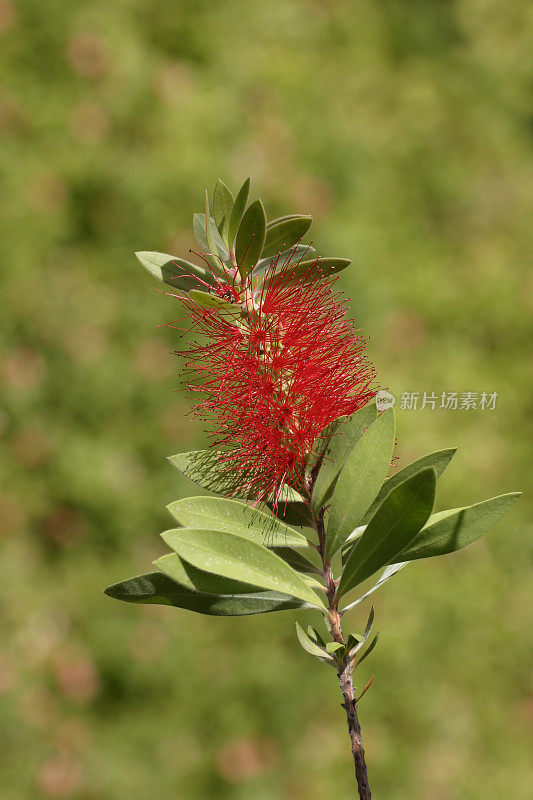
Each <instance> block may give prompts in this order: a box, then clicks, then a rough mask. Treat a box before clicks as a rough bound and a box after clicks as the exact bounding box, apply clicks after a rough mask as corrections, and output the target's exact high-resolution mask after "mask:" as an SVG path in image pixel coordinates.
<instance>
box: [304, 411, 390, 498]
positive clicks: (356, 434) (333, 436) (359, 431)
mask: <svg viewBox="0 0 533 800" xmlns="http://www.w3.org/2000/svg"><path fill="white" fill-rule="evenodd" d="M377 413H378V412H377V409H376V404H375V402H374V401H372V402H370V403H368V404H367V405H366V406H363V408H361V409H359V411H356V412H355V414H352V416H351V417H348V418H346V417H343V418H342V419H341V420H338V421H337V422H334V423H333V425H332V426H330V428H329V429H328V431H327V435H326V438H325V439H324V442H323V444H325V445H326V446H325V448H324V447H323V444H322V443H321V442H320V440H318V441H317V442H315V444H314V449H315V450H316V451H317V452H318V453H319V462H320V468H319V471H318V475H317V477H316V480H315V485H314V487H313V495H312V500H311V505H312V508H313V511H314V512H315V514H318V512H319V511H320V509H321V508H322V506H323V505H324V504H325V503H326V502H327V501H328V500H329V498H330V497H331V495H332V493H333V489H334V487H335V483H336V482H337V478H338V477H339V474H340V472H341V470H342V468H343V467H344V465H345V464H346V461H347V459H348V456H349V455H350V453H351V452H352V450H353V449H354V447H355V445H356V444H357V442H358V441H359V440H360V439H361V437H362V436H363V434H364V432H365V430H366V429H367V428H369V427H370V425H372V423H373V422H374V421H375V419H376V417H377ZM328 436H329V437H330V438H329V443H328V440H327V437H328Z"/></svg>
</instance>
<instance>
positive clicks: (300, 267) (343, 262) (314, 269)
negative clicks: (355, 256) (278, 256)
mask: <svg viewBox="0 0 533 800" xmlns="http://www.w3.org/2000/svg"><path fill="white" fill-rule="evenodd" d="M351 263H352V261H351V259H349V258H329V257H325V258H322V257H320V258H312V259H309V260H307V261H299V262H298V264H294V266H293V267H291V270H290V275H291V279H292V280H293V281H296V280H301V279H302V278H307V277H308V276H309V275H312V276H313V278H314V276H315V273H316V274H318V275H323V276H325V277H328V276H329V275H335V274H336V273H337V272H341V271H342V270H343V269H346V267H349V266H350V264H351Z"/></svg>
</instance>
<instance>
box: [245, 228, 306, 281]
mask: <svg viewBox="0 0 533 800" xmlns="http://www.w3.org/2000/svg"><path fill="white" fill-rule="evenodd" d="M267 230H268V228H267ZM314 252H315V248H314V247H311V245H308V244H296V245H294V247H291V248H290V249H289V250H284V251H283V252H282V253H278V254H276V255H275V256H271V257H270V258H261V259H260V260H259V261H258V262H257V264H256V265H255V267H254V269H253V274H254V275H260V274H262V273H263V272H265V271H266V270H269V269H271V268H273V267H275V268H276V270H278V269H281V268H282V267H288V266H289V265H290V264H296V263H297V262H298V261H299V260H300V259H301V258H304V257H305V256H307V255H310V254H311V253H314Z"/></svg>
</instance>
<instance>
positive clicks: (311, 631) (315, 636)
mask: <svg viewBox="0 0 533 800" xmlns="http://www.w3.org/2000/svg"><path fill="white" fill-rule="evenodd" d="M307 635H308V636H309V638H310V639H311V640H312V641H313V642H314V643H315V644H318V645H319V646H320V647H324V648H325V647H326V643H325V641H324V639H323V638H322V636H321V635H320V634H319V632H318V631H317V629H316V628H313V626H312V625H308V626H307Z"/></svg>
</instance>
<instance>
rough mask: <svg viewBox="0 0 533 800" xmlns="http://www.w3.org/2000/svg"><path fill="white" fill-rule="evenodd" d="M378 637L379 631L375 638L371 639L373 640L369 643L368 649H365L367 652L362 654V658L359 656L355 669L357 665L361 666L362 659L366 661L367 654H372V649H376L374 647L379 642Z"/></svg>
mask: <svg viewBox="0 0 533 800" xmlns="http://www.w3.org/2000/svg"><path fill="white" fill-rule="evenodd" d="M378 637H379V631H378V632H377V633H376V635H375V636H374V638H373V639H372V641H371V642H370V644H369V645H368V647H367V649H366V650H365V652H364V653H363V655H362V656H361V657H360V658H358V659H357V661H356V662H355V664H354V669H355V668H356V667H358V666H359V664H360V663H361V662H362V661H364V660H365V658H366V657H367V656H369V655H370V653H371V652H372V650H373V649H374V647H375V646H376V645H377V643H378Z"/></svg>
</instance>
